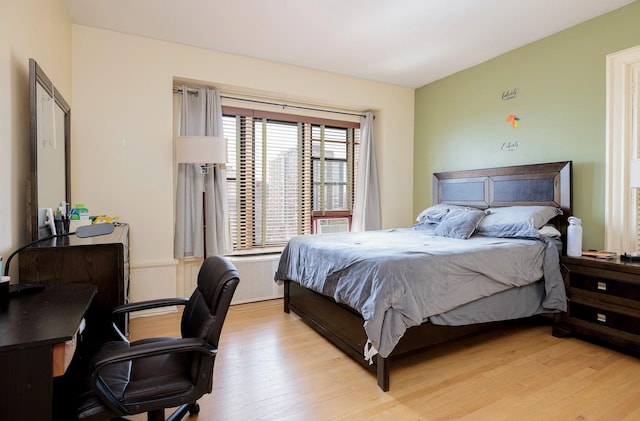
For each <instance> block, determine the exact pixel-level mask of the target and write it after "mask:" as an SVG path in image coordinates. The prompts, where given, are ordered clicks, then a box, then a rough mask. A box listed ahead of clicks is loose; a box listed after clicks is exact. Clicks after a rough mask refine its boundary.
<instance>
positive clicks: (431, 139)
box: [414, 2, 640, 249]
mask: <svg viewBox="0 0 640 421" xmlns="http://www.w3.org/2000/svg"><path fill="white" fill-rule="evenodd" d="M521 18H522V19H524V18H525V17H521ZM636 45H640V2H634V3H632V4H630V5H628V6H626V7H624V8H621V9H618V10H616V11H613V12H611V13H608V14H606V15H604V16H601V17H598V18H595V19H592V20H590V21H588V22H586V23H583V24H580V25H578V26H575V27H573V28H570V29H568V30H565V31H563V32H560V33H558V34H555V35H552V36H549V37H547V38H544V39H542V40H540V41H537V42H534V43H532V44H529V45H527V46H525V47H522V48H519V49H517V50H514V51H511V52H509V53H506V54H504V55H502V56H499V57H497V58H495V59H492V60H490V61H488V62H485V63H482V64H480V65H477V66H475V67H472V68H470V69H467V70H464V71H461V72H459V73H456V74H454V75H452V76H449V77H447V78H445V79H441V80H439V81H436V82H434V83H431V84H429V85H426V86H423V87H421V88H419V89H417V90H416V99H415V101H416V102H415V145H414V214H415V215H417V214H418V213H419V212H420V211H421V210H422V209H424V208H425V207H427V206H429V205H431V175H432V173H434V172H439V171H452V170H462V169H473V168H487V167H499V166H508V165H520V164H530V163H539V162H555V161H565V160H567V161H568V160H571V161H573V209H574V214H575V215H576V216H578V217H579V218H581V219H582V222H583V226H584V242H583V246H584V247H585V248H595V249H601V248H602V247H603V246H604V202H605V184H604V183H605V141H606V140H605V119H606V115H605V96H606V55H607V54H610V53H614V52H617V51H620V50H623V49H626V48H630V47H633V46H636ZM514 89H517V96H516V97H515V98H513V99H510V100H503V99H502V95H503V92H506V91H513V90H514ZM510 114H516V115H517V116H518V117H519V118H520V120H519V122H518V127H517V128H513V127H512V125H511V123H509V122H508V121H507V117H508V116H509V115H510ZM508 142H511V143H515V142H518V147H517V148H516V149H514V150H511V151H505V150H502V149H501V148H502V145H503V144H504V143H508Z"/></svg>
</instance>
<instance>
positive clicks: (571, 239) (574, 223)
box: [567, 216, 582, 257]
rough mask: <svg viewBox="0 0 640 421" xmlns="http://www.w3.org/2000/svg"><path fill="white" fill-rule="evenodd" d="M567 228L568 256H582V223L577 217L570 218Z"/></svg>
mask: <svg viewBox="0 0 640 421" xmlns="http://www.w3.org/2000/svg"><path fill="white" fill-rule="evenodd" d="M568 221H569V227H568V228H567V256H571V257H580V256H582V221H581V220H580V219H578V218H576V217H575V216H570V217H569V219H568Z"/></svg>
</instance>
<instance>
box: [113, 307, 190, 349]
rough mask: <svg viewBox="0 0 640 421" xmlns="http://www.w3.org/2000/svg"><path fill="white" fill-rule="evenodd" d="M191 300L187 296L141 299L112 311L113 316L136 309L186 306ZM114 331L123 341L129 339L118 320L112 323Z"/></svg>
mask: <svg viewBox="0 0 640 421" xmlns="http://www.w3.org/2000/svg"><path fill="white" fill-rule="evenodd" d="M188 302H189V299H188V298H186V297H176V298H160V299H156V300H147V301H139V302H137V303H129V304H123V305H119V306H116V307H115V308H114V309H113V310H112V311H111V315H112V316H118V315H121V314H128V313H133V312H135V311H142V310H150V309H154V308H162V307H169V306H184V305H186V304H187V303H188ZM112 326H113V330H114V332H115V333H116V334H117V335H118V336H119V337H120V339H122V340H123V341H128V339H127V336H126V335H125V334H124V333H123V332H122V331H121V330H120V328H119V327H118V325H117V324H116V322H115V321H114V322H113V323H112Z"/></svg>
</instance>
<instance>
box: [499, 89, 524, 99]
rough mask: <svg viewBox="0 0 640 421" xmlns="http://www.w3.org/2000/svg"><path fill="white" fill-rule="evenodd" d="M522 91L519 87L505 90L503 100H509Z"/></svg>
mask: <svg viewBox="0 0 640 421" xmlns="http://www.w3.org/2000/svg"><path fill="white" fill-rule="evenodd" d="M519 91H520V89H518V88H513V89H511V90H510V91H504V92H503V93H502V100H503V101H509V100H510V99H514V98H515V97H517V96H518V92H519Z"/></svg>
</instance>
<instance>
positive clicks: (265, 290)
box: [184, 254, 284, 304]
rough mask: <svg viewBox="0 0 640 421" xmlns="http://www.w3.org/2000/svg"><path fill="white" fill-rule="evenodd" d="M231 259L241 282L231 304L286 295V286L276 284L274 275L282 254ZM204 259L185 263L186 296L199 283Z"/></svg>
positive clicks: (234, 257)
mask: <svg viewBox="0 0 640 421" xmlns="http://www.w3.org/2000/svg"><path fill="white" fill-rule="evenodd" d="M229 260H230V261H231V262H232V263H233V265H234V266H235V267H236V269H237V270H238V275H240V283H239V284H238V288H237V289H236V292H235V293H234V294H233V300H232V301H231V304H242V303H250V302H253V301H263V300H272V299H274V298H282V297H283V296H284V287H283V286H281V285H278V284H276V282H275V281H274V280H273V275H274V274H275V273H276V269H277V268H278V261H279V260H280V254H269V255H264V256H232V257H229ZM201 265H202V260H193V261H189V262H185V263H184V279H185V285H184V287H185V292H184V295H185V296H187V297H188V296H190V295H191V293H192V292H193V290H194V289H195V288H196V284H197V283H198V271H199V270H200V266H201Z"/></svg>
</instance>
